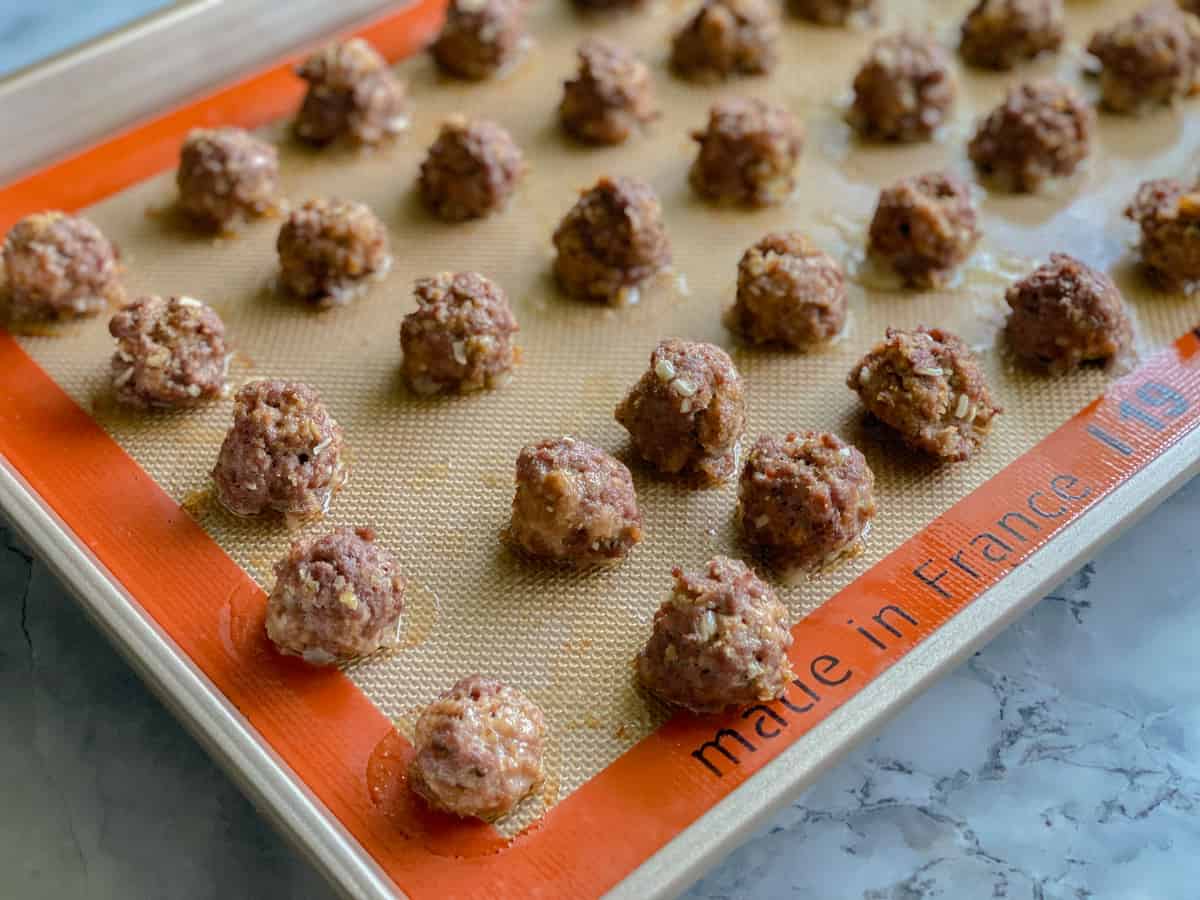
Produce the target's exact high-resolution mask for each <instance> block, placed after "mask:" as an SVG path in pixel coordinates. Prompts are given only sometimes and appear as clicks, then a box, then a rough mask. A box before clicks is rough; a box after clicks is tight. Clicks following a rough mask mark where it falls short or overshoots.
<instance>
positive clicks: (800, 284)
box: [726, 231, 846, 350]
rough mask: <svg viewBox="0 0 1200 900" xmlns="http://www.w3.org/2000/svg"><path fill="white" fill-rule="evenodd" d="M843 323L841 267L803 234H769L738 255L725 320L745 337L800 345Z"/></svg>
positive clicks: (823, 336) (826, 335)
mask: <svg viewBox="0 0 1200 900" xmlns="http://www.w3.org/2000/svg"><path fill="white" fill-rule="evenodd" d="M845 323H846V278H845V276H844V275H843V274H842V268H841V266H839V265H838V264H837V263H836V262H835V261H834V260H833V257H831V256H830V255H829V254H828V253H826V252H825V251H824V250H821V249H819V248H818V247H817V246H816V245H815V244H813V243H812V242H811V241H809V240H808V238H806V237H805V236H804V235H802V234H800V233H799V232H797V231H791V232H778V233H772V234H768V235H767V236H766V237H764V238H763V239H762V240H760V241H759V242H758V243H757V244H755V245H754V246H752V247H750V248H749V249H748V250H747V251H746V252H745V253H744V254H742V259H741V261H740V262H739V263H738V282H737V300H736V302H735V303H734V305H733V306H732V307H731V308H730V309H729V312H728V314H727V315H726V324H727V325H728V326H729V327H730V328H731V329H733V330H734V331H736V332H738V333H739V334H740V335H742V337H744V338H745V339H746V340H748V341H750V342H752V343H755V344H768V343H770V344H781V345H783V346H784V347H789V348H792V349H795V350H801V349H804V348H806V347H811V346H812V345H814V344H819V343H822V342H824V341H827V340H829V339H830V338H831V337H833V336H834V335H835V334H837V333H838V332H839V331H841V330H842V326H843V325H844V324H845Z"/></svg>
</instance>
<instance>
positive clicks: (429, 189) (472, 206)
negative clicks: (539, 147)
mask: <svg viewBox="0 0 1200 900" xmlns="http://www.w3.org/2000/svg"><path fill="white" fill-rule="evenodd" d="M524 174H525V159H524V157H522V155H521V148H520V147H518V146H517V144H516V142H515V141H514V140H513V139H512V136H511V135H510V134H509V133H508V132H507V131H505V130H504V129H503V128H501V127H500V126H499V125H497V124H496V123H495V122H489V121H487V120H486V119H476V120H474V121H468V120H467V119H465V118H463V117H462V116H451V117H450V118H449V119H447V120H446V121H445V122H443V123H442V128H441V130H440V131H439V132H438V136H437V140H435V141H434V142H433V145H432V146H431V147H430V148H429V152H428V154H427V155H426V156H425V160H424V161H423V162H422V163H421V181H420V187H421V198H422V199H423V200H424V201H425V205H426V206H427V207H429V210H430V212H432V213H433V214H434V215H435V216H437V217H438V218H439V219H441V220H442V221H444V222H464V221H466V220H467V219H478V218H482V217H483V216H486V215H488V214H489V213H493V212H497V211H498V210H501V209H503V208H504V206H505V204H506V203H508V198H509V197H511V196H512V193H513V191H514V190H516V187H517V183H518V182H519V181H520V180H521V178H522V176H524Z"/></svg>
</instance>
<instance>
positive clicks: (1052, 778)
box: [0, 478, 1200, 900]
mask: <svg viewBox="0 0 1200 900" xmlns="http://www.w3.org/2000/svg"><path fill="white" fill-rule="evenodd" d="M1198 529H1200V478H1198V479H1196V480H1193V481H1192V482H1191V483H1190V484H1189V485H1187V486H1186V487H1185V488H1184V489H1183V490H1181V491H1180V492H1179V493H1178V494H1176V495H1175V496H1174V497H1172V498H1171V499H1170V500H1168V501H1167V502H1166V503H1165V504H1164V505H1163V506H1162V507H1160V508H1159V509H1158V510H1156V511H1155V512H1154V513H1153V514H1152V515H1151V516H1150V517H1149V518H1147V519H1146V520H1145V521H1143V522H1142V523H1141V524H1139V525H1138V526H1136V527H1135V528H1134V529H1133V530H1132V531H1130V532H1129V533H1127V534H1126V535H1125V536H1124V537H1122V538H1121V539H1119V540H1118V541H1117V542H1116V543H1114V544H1113V545H1112V546H1111V547H1109V548H1108V549H1107V550H1106V551H1105V552H1104V553H1102V554H1101V555H1100V556H1099V557H1098V558H1097V559H1096V560H1094V561H1093V562H1091V563H1089V564H1088V565H1087V566H1085V567H1084V568H1083V569H1082V570H1081V571H1080V572H1078V573H1077V574H1076V575H1074V576H1073V577H1072V578H1070V579H1069V580H1068V581H1067V582H1066V583H1065V584H1063V585H1062V586H1061V587H1060V588H1059V589H1058V590H1056V591H1055V592H1054V593H1053V594H1051V595H1050V596H1049V597H1047V598H1046V599H1045V600H1043V601H1042V602H1041V603H1039V604H1038V605H1037V606H1036V607H1035V608H1034V609H1033V610H1032V611H1031V612H1030V613H1028V614H1027V615H1026V616H1025V617H1024V618H1023V619H1021V620H1020V621H1019V622H1017V623H1016V624H1015V625H1013V626H1012V627H1011V628H1009V629H1008V631H1006V632H1005V633H1003V634H1002V635H1001V636H1000V637H998V638H997V639H996V640H995V641H993V642H992V643H991V644H990V645H989V646H988V647H987V648H986V649H984V650H983V651H982V652H980V653H978V654H976V655H975V656H974V657H973V658H972V659H971V660H970V661H969V662H968V663H966V664H965V665H964V666H962V667H961V668H960V669H959V670H958V671H957V672H955V673H954V674H952V675H950V676H948V677H946V678H945V679H943V680H942V681H941V682H939V683H938V684H937V685H935V686H934V687H933V688H932V689H931V690H930V691H929V692H928V693H926V694H925V695H923V696H922V697H921V698H919V699H918V700H917V701H916V702H915V703H914V704H913V705H912V706H911V707H909V708H908V709H906V710H905V711H903V712H902V713H901V714H900V715H899V716H898V717H897V718H896V719H895V720H894V721H893V722H892V723H891V724H890V725H889V726H888V727H887V728H885V729H884V731H883V733H882V734H881V735H880V736H879V737H877V738H876V739H874V740H872V741H871V742H869V743H868V744H866V745H864V746H862V747H860V748H859V749H858V750H856V751H855V752H853V753H852V754H850V755H849V756H848V757H847V758H846V759H845V760H844V761H843V762H842V763H841V764H840V765H838V766H837V767H836V768H834V769H833V770H832V771H831V772H829V773H828V774H827V775H826V776H825V777H824V778H823V779H821V781H820V782H819V783H818V784H816V785H815V786H814V787H812V788H811V789H810V790H808V791H807V792H805V793H804V794H803V795H802V796H800V797H799V798H798V799H797V800H796V801H795V802H794V803H792V804H791V806H789V807H788V808H787V809H786V810H784V811H783V812H782V813H781V814H780V815H778V816H777V817H776V818H775V820H774V821H772V822H771V823H770V824H769V825H767V826H766V827H765V828H763V829H762V830H760V831H759V832H758V833H757V834H756V835H754V836H753V837H752V838H751V839H750V840H749V841H748V842H747V843H746V844H745V845H744V846H743V847H742V848H741V849H739V850H737V851H735V852H734V853H733V854H731V855H730V856H729V857H728V858H727V859H726V860H725V861H724V862H722V863H721V864H720V865H719V866H718V867H717V868H716V869H715V870H714V871H713V872H712V873H711V874H710V875H709V876H708V877H707V878H705V879H704V880H703V881H701V882H700V883H699V884H698V885H696V886H695V887H694V888H692V890H691V891H690V892H689V894H688V895H687V896H688V897H689V898H691V900H718V898H748V897H764V898H765V897H770V898H775V897H793V898H811V900H841V898H847V900H849V898H864V900H918V898H926V897H930V898H932V897H951V898H976V897H981V898H982V897H1003V898H1009V900H1025V898H1030V900H1049V898H1114V900H1116V898H1120V900H1129V898H1141V897H1145V898H1174V897H1179V898H1185V897H1195V896H1196V895H1197V889H1196V887H1195V875H1196V872H1197V869H1200V863H1198V862H1197V860H1200V655H1197V653H1196V651H1195V636H1196V635H1198V634H1200V603H1197V602H1196V600H1197V599H1198V594H1200V588H1198V587H1197V585H1200V552H1197V548H1196V538H1195V535H1196V533H1197V530H1198ZM0 711H2V716H3V721H4V724H5V727H4V728H3V730H2V731H0V771H2V772H3V773H4V775H5V779H4V780H5V788H4V794H3V797H4V801H3V803H2V804H0V833H3V834H4V835H5V839H4V840H3V841H0V870H2V871H4V872H5V873H6V885H5V888H4V889H3V890H0V894H3V895H5V896H11V897H20V898H31V900H32V898H55V900H59V898H64V897H78V898H94V900H107V898H127V897H155V898H158V897H162V898H179V900H201V898H215V897H221V898H242V897H267V896H271V897H289V898H296V900H302V898H324V897H331V896H332V893H331V892H330V890H329V888H328V887H326V886H325V885H324V884H323V883H322V880H321V878H320V876H319V875H318V874H317V873H316V872H315V871H314V870H313V869H312V868H311V867H310V866H309V865H308V864H307V863H306V862H305V861H304V860H303V859H302V858H300V857H299V856H298V855H297V854H296V853H295V852H294V851H293V850H291V849H290V848H289V847H288V846H287V845H286V844H284V843H283V841H282V840H281V839H280V838H279V837H278V836H277V835H276V834H275V832H274V831H273V830H272V829H271V827H270V826H269V825H268V824H267V823H266V822H265V821H263V820H262V819H260V818H259V817H258V815H257V814H256V813H255V811H254V809H253V808H252V807H251V806H250V804H249V803H248V802H247V801H246V800H244V799H243V798H242V796H241V795H240V794H239V793H238V791H237V789H236V788H235V787H234V786H233V784H232V783H231V782H230V781H229V780H228V779H227V778H226V777H225V776H224V775H223V774H222V773H221V772H220V771H219V770H218V769H217V768H216V767H215V766H214V765H213V763H211V762H210V761H209V760H208V758H207V757H206V756H205V755H204V753H203V752H202V751H201V750H200V748H199V747H198V746H197V745H196V744H195V743H194V742H193V741H192V740H191V738H189V737H188V735H187V734H186V733H185V732H184V731H183V729H182V728H181V727H180V726H179V725H177V724H176V723H175V721H174V719H172V718H171V716H170V714H169V713H168V712H167V711H166V710H165V709H164V708H163V707H162V706H161V705H160V704H159V703H158V701H157V700H155V698H154V697H153V696H151V695H150V694H149V692H148V691H147V690H146V689H145V688H144V687H143V686H142V685H141V683H140V682H139V681H138V679H137V677H136V676H135V675H134V674H133V672H132V671H131V670H130V669H129V667H128V666H127V665H126V664H125V663H124V662H123V661H122V660H121V659H120V657H118V656H117V655H116V653H115V652H114V651H113V650H112V649H110V648H109V646H108V644H107V643H105V641H104V639H103V638H102V637H101V636H100V634H99V633H98V632H97V631H96V630H95V629H94V628H93V627H92V625H91V624H90V623H89V622H88V620H87V619H86V618H85V617H84V615H83V613H82V612H80V610H79V609H78V607H77V606H76V605H75V603H74V602H73V601H72V600H71V599H70V598H69V597H68V596H67V595H66V594H65V592H64V591H63V589H62V588H61V587H60V586H59V585H58V583H57V582H56V581H55V579H54V578H53V576H51V575H50V574H49V572H47V570H46V568H45V567H44V566H42V565H41V564H40V563H38V562H36V561H34V560H33V559H32V558H31V557H30V555H29V553H28V552H27V551H26V550H25V549H24V548H23V547H22V546H21V545H20V544H19V543H18V542H17V541H16V540H15V539H14V538H13V537H12V535H11V532H9V531H7V530H5V529H4V528H3V527H0Z"/></svg>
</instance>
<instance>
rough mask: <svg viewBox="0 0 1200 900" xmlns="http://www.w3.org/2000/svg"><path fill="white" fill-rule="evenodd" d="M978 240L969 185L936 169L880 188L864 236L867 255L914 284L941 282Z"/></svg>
mask: <svg viewBox="0 0 1200 900" xmlns="http://www.w3.org/2000/svg"><path fill="white" fill-rule="evenodd" d="M978 240H979V227H978V225H977V224H976V213H975V205H974V203H973V202H972V201H971V192H970V189H969V188H968V187H967V185H966V182H964V181H963V180H962V179H961V178H959V177H958V176H956V175H951V174H949V173H942V172H931V173H927V174H925V175H917V176H914V177H911V178H902V179H900V180H899V181H897V182H896V183H895V184H893V185H892V186H891V187H887V188H884V189H883V190H882V191H881V192H880V194H879V202H878V204H877V205H876V207H875V215H874V217H873V218H872V219H871V227H870V230H869V232H868V236H867V242H868V245H869V250H870V252H871V255H872V256H873V257H874V258H875V259H877V260H879V261H881V262H883V263H886V264H887V265H889V266H890V267H891V268H892V269H893V270H895V272H896V273H897V274H898V275H900V277H901V278H903V279H904V281H905V283H906V284H908V285H910V286H913V287H919V288H929V287H940V286H941V285H943V284H945V283H946V281H947V280H948V279H949V277H950V274H951V273H952V272H953V271H954V269H955V268H957V267H958V265H959V264H960V263H962V262H963V261H964V260H965V259H966V258H967V257H968V256H970V254H971V249H972V248H973V247H974V246H975V242H976V241H978Z"/></svg>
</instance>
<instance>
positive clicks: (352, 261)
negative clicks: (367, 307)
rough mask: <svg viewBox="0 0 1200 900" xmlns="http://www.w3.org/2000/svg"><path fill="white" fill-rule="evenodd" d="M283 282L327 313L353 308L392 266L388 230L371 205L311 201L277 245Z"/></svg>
mask: <svg viewBox="0 0 1200 900" xmlns="http://www.w3.org/2000/svg"><path fill="white" fill-rule="evenodd" d="M275 247H276V249H277V250H278V251H279V279H280V283H281V284H282V285H283V286H284V288H286V289H287V290H288V291H290V292H291V293H292V294H293V295H295V296H296V297H299V298H300V299H302V300H308V301H310V302H312V303H314V304H316V305H317V306H320V307H323V308H327V307H331V306H341V305H343V304H346V303H349V302H350V301H351V300H353V299H354V298H355V297H356V296H357V295H358V294H360V293H361V292H362V291H363V290H364V289H365V288H366V286H367V284H368V282H370V281H372V280H377V279H380V278H382V277H383V276H384V275H386V274H387V273H388V270H390V269H391V267H392V257H391V255H390V254H389V253H388V234H387V228H385V227H384V224H383V223H382V222H381V221H379V219H378V217H377V216H376V215H375V214H374V213H373V212H371V209H370V207H368V206H367V205H366V204H365V203H355V202H353V201H346V200H337V199H333V200H306V201H305V202H304V203H303V204H301V205H300V206H299V207H297V208H296V209H293V210H292V211H291V212H290V213H289V214H288V217H287V219H286V220H284V223H283V227H282V228H280V229H279V238H278V240H276V242H275Z"/></svg>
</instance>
